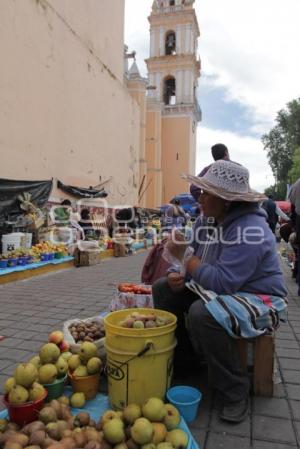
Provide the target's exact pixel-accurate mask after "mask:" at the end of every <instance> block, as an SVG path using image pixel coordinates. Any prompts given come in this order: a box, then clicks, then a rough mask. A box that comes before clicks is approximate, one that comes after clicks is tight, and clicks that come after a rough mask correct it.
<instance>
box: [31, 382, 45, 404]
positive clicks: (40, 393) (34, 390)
mask: <svg viewBox="0 0 300 449" xmlns="http://www.w3.org/2000/svg"><path fill="white" fill-rule="evenodd" d="M45 393H46V390H45V388H44V387H43V385H41V384H39V383H38V382H34V383H33V384H32V386H31V388H30V390H29V400H30V401H38V400H39V399H41V398H42V397H44V396H45Z"/></svg>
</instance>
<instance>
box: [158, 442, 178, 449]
mask: <svg viewBox="0 0 300 449" xmlns="http://www.w3.org/2000/svg"><path fill="white" fill-rule="evenodd" d="M156 449H174V448H173V446H172V444H171V443H166V442H165V441H163V442H162V443H159V444H158V445H157V446H156Z"/></svg>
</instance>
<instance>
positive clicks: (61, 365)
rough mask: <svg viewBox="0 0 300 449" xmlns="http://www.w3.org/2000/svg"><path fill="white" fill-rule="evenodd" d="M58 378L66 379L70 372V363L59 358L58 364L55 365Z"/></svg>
mask: <svg viewBox="0 0 300 449" xmlns="http://www.w3.org/2000/svg"><path fill="white" fill-rule="evenodd" d="M55 366H56V369H57V374H58V377H64V376H65V375H66V374H67V371H68V363H67V361H66V360H64V359H63V357H59V358H58V360H57V362H56V363H55Z"/></svg>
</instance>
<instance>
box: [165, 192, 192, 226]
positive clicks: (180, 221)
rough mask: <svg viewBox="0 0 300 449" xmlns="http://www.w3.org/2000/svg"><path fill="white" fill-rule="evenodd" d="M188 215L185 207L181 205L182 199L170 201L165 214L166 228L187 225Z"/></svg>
mask: <svg viewBox="0 0 300 449" xmlns="http://www.w3.org/2000/svg"><path fill="white" fill-rule="evenodd" d="M186 222H187V217H186V215H185V212H184V210H183V208H182V207H181V206H180V200H179V199H177V198H175V199H173V200H171V201H170V205H169V207H168V208H167V210H166V214H165V227H166V228H170V229H172V228H174V227H176V228H178V227H182V226H185V225H186Z"/></svg>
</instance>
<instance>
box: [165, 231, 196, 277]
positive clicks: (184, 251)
mask: <svg viewBox="0 0 300 449" xmlns="http://www.w3.org/2000/svg"><path fill="white" fill-rule="evenodd" d="M188 245H189V244H188V242H186V240H185V236H184V235H183V234H182V233H181V232H178V231H175V232H174V233H172V235H171V236H170V238H169V240H168V241H167V243H166V244H165V246H164V250H163V254H162V257H163V258H164V259H165V260H166V261H167V262H169V263H170V264H171V265H172V266H173V267H174V268H175V269H177V270H178V272H180V274H182V275H183V276H185V274H186V263H187V261H188V260H189V259H190V258H191V257H192V256H193V254H194V249H193V248H191V247H190V246H188Z"/></svg>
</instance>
